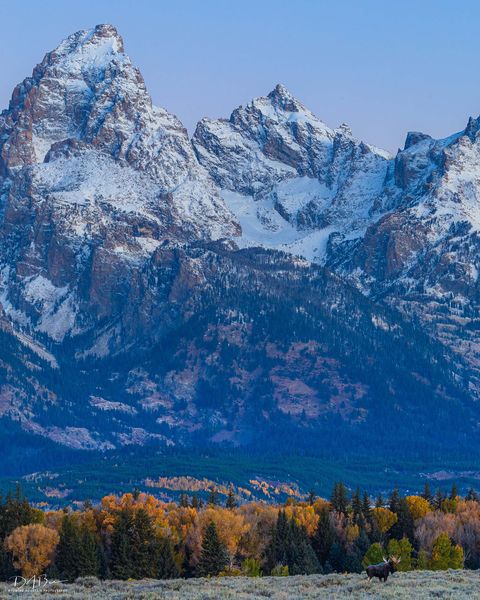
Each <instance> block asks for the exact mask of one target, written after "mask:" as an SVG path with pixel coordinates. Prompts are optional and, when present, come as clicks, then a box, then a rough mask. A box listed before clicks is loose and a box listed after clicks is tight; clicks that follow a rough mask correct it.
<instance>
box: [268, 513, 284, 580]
mask: <svg viewBox="0 0 480 600" xmlns="http://www.w3.org/2000/svg"><path fill="white" fill-rule="evenodd" d="M288 535H289V531H288V519H287V515H286V513H285V511H284V510H280V511H279V512H278V516H277V522H276V524H275V526H274V527H273V531H272V537H271V540H270V544H269V545H268V547H267V549H266V552H265V555H266V560H265V569H266V571H267V572H268V573H270V572H271V571H272V570H273V569H275V567H277V566H278V565H281V566H286V565H287V562H288V559H287V545H288Z"/></svg>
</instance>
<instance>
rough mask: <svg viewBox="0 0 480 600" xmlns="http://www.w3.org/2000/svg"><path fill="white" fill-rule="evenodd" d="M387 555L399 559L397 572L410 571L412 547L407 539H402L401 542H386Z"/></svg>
mask: <svg viewBox="0 0 480 600" xmlns="http://www.w3.org/2000/svg"><path fill="white" fill-rule="evenodd" d="M387 551H388V555H389V556H390V557H391V556H396V557H397V558H399V559H400V563H399V564H398V567H397V569H398V570H399V571H411V570H412V551H413V546H412V544H411V543H410V541H409V540H408V538H406V537H404V538H402V539H401V540H393V539H392V540H390V541H389V542H388V547H387Z"/></svg>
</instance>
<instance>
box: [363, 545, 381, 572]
mask: <svg viewBox="0 0 480 600" xmlns="http://www.w3.org/2000/svg"><path fill="white" fill-rule="evenodd" d="M384 556H385V551H384V549H383V546H382V545H381V544H379V543H377V542H376V543H375V544H372V545H371V546H370V548H369V549H368V550H367V552H366V553H365V556H364V557H363V561H362V564H363V566H364V567H368V565H376V564H377V563H380V562H382V561H383V557H384Z"/></svg>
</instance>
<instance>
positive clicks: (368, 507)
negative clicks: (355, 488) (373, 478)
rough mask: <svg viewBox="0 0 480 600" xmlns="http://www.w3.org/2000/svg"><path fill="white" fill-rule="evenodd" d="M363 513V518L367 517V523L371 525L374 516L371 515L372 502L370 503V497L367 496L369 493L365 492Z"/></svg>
mask: <svg viewBox="0 0 480 600" xmlns="http://www.w3.org/2000/svg"><path fill="white" fill-rule="evenodd" d="M362 513H363V516H364V517H365V520H366V521H367V523H370V522H371V518H372V514H371V502H370V497H369V495H368V494H367V492H363V498H362Z"/></svg>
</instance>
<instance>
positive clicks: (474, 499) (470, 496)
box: [465, 488, 478, 502]
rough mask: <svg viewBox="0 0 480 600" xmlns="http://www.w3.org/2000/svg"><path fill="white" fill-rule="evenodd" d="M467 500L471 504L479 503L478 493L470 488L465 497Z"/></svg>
mask: <svg viewBox="0 0 480 600" xmlns="http://www.w3.org/2000/svg"><path fill="white" fill-rule="evenodd" d="M465 500H469V501H470V502H478V494H477V492H476V491H475V490H474V489H473V488H470V489H469V490H468V492H467V495H466V496H465Z"/></svg>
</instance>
